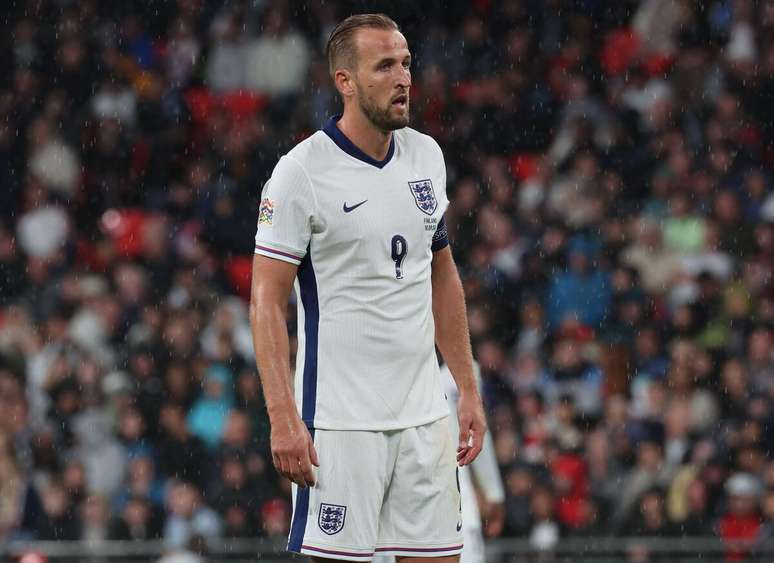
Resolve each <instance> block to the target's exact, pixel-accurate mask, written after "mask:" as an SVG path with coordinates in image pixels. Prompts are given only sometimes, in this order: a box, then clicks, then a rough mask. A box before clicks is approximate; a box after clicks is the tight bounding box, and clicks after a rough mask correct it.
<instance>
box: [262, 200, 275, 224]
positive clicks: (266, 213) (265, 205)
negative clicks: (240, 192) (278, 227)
mask: <svg viewBox="0 0 774 563" xmlns="http://www.w3.org/2000/svg"><path fill="white" fill-rule="evenodd" d="M272 221H274V202H273V201H272V200H270V199H269V198H268V197H265V198H263V199H262V200H261V207H260V208H259V209H258V224H259V225H271V224H272Z"/></svg>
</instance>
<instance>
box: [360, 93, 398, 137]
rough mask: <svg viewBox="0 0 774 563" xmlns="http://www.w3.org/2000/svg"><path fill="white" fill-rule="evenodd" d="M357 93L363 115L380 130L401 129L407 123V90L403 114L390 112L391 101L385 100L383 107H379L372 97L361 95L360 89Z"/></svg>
mask: <svg viewBox="0 0 774 563" xmlns="http://www.w3.org/2000/svg"><path fill="white" fill-rule="evenodd" d="M358 90H359V89H358ZM359 94H360V95H359V96H358V103H359V105H360V109H361V110H362V112H363V115H365V116H366V118H367V119H368V121H370V122H371V124H372V125H373V126H374V127H376V128H377V129H379V130H380V131H395V130H396V129H403V128H404V127H406V126H407V125H408V124H409V99H408V92H406V113H404V114H403V115H393V114H392V103H391V102H387V105H386V106H385V107H379V106H378V105H376V103H375V102H374V101H373V100H372V99H370V98H368V97H366V96H363V95H362V94H363V91H362V90H359Z"/></svg>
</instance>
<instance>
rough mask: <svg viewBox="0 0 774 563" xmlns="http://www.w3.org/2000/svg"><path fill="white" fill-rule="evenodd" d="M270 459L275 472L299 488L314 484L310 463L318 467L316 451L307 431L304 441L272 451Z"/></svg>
mask: <svg viewBox="0 0 774 563" xmlns="http://www.w3.org/2000/svg"><path fill="white" fill-rule="evenodd" d="M272 460H273V461H274V467H275V468H276V469H277V472H278V473H279V474H280V475H282V476H283V477H286V478H288V479H290V480H291V481H292V482H293V483H295V484H296V485H298V486H299V487H301V488H306V487H313V486H314V484H315V477H314V469H313V468H312V464H314V465H316V466H317V467H319V465H320V463H319V460H318V457H317V451H316V450H315V448H314V443H313V442H312V437H311V436H310V435H309V433H308V432H307V434H306V439H305V440H304V443H302V444H298V445H294V446H293V447H291V448H281V449H279V451H273V452H272Z"/></svg>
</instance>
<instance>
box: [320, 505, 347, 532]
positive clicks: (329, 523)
mask: <svg viewBox="0 0 774 563" xmlns="http://www.w3.org/2000/svg"><path fill="white" fill-rule="evenodd" d="M346 515H347V507H346V506H341V505H338V504H326V503H324V502H323V503H321V504H320V514H319V516H318V517H317V524H318V525H319V526H320V529H321V530H322V531H323V532H325V533H326V534H328V535H329V536H332V535H333V534H338V533H339V532H340V531H341V529H342V528H343V527H344V518H345V516H346Z"/></svg>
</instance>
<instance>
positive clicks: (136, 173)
mask: <svg viewBox="0 0 774 563" xmlns="http://www.w3.org/2000/svg"><path fill="white" fill-rule="evenodd" d="M365 11H384V12H386V13H388V14H389V15H391V16H392V17H393V18H395V19H396V20H397V21H398V23H399V24H400V25H401V26H402V28H403V30H404V32H405V34H406V36H407V38H408V41H409V45H410V48H411V50H412V52H413V55H414V61H415V64H414V65H413V68H412V72H413V86H412V96H411V102H412V104H411V105H412V107H411V115H412V127H414V128H416V129H419V130H421V131H424V132H426V133H428V134H430V135H432V136H433V137H435V138H436V139H437V140H438V142H439V143H440V144H441V146H442V148H443V149H444V153H445V156H446V163H447V167H448V180H449V181H448V192H449V195H450V199H451V201H452V205H451V208H450V210H449V211H448V213H447V223H448V225H449V233H450V238H451V240H452V248H453V251H454V253H455V256H456V259H457V262H458V264H459V267H460V270H461V274H462V277H463V281H464V286H465V292H466V296H467V302H468V313H469V321H470V329H471V336H472V341H473V346H474V353H475V356H476V358H477V359H478V361H479V362H480V364H481V367H482V373H483V379H484V398H485V402H486V406H487V411H488V415H489V423H490V429H491V432H492V435H493V438H494V444H495V453H496V456H497V460H498V464H499V466H500V469H501V473H502V478H503V481H504V484H505V488H506V500H505V503H504V506H490V505H487V503H486V502H485V501H483V500H482V513H483V514H484V516H485V517H486V521H485V531H486V533H487V535H488V537H489V540H488V549H489V553H490V555H489V556H488V560H489V561H495V562H506V561H559V560H564V559H567V560H572V561H592V560H593V561H631V562H638V563H646V562H650V561H672V560H679V559H687V558H695V557H697V555H698V556H701V557H702V559H703V560H704V561H743V560H753V559H754V560H760V561H764V560H767V561H771V560H772V558H774V550H773V549H772V537H774V453H773V452H772V446H773V445H774V429H773V424H774V408H772V407H773V403H774V351H773V350H774V345H773V343H772V338H773V332H772V331H773V330H774V282H773V281H772V261H773V260H774V192H772V180H773V178H772V165H773V164H774V0H714V1H713V0H706V1H695V2H694V1H680V0H643V1H632V0H619V1H609V2H605V1H602V0H574V1H571V0H545V1H540V0H510V1H509V0H500V1H498V0H471V1H461V0H449V1H441V0H430V1H423V2H421V3H419V2H359V1H350V2H343V1H342V2H330V1H323V0H309V1H292V0H286V1H282V0H276V1H274V0H231V1H229V0H176V1H175V0H168V1H162V0H158V1H140V0H124V1H122V2H99V1H98V0H13V1H12V0H7V1H6V2H5V3H4V9H3V13H2V16H1V18H2V35H1V36H0V51H1V54H0V76H1V77H2V79H0V211H1V212H2V215H1V217H2V219H1V221H0V557H5V558H6V559H7V560H11V561H23V562H24V563H34V562H43V561H46V560H47V559H48V560H49V561H52V562H55V561H56V562H58V561H65V560H67V561H87V560H90V561H157V560H159V557H162V556H163V557H164V558H163V559H162V561H164V562H189V561H190V562H196V561H203V560H211V561H225V560H239V559H241V560H245V561H247V560H255V557H256V556H257V554H259V553H261V554H262V560H266V561H272V560H276V561H283V560H289V557H288V556H285V555H282V549H283V547H284V542H285V538H286V534H287V531H288V525H289V516H290V510H291V506H290V500H289V486H288V483H287V482H286V481H283V480H280V479H279V478H278V477H277V475H276V474H275V472H274V471H273V468H272V465H271V456H270V453H269V441H268V437H269V435H268V420H267V417H266V412H265V408H264V405H263V399H262V396H261V387H260V382H259V379H258V377H257V372H256V368H255V364H254V358H253V351H252V343H251V338H250V328H249V324H248V318H247V299H248V296H249V284H250V268H251V260H252V254H251V253H252V249H253V236H254V232H255V223H256V216H257V202H258V201H259V199H260V191H261V187H262V185H263V183H264V182H265V181H266V179H267V178H268V176H269V175H270V173H271V170H272V168H273V166H274V164H275V163H276V161H277V159H278V158H279V156H280V155H281V154H283V153H285V152H286V151H287V150H288V149H289V148H291V147H292V146H293V145H295V144H296V143H297V142H298V141H300V140H302V139H303V138H305V137H306V136H308V135H310V134H311V133H313V132H314V131H315V130H317V129H318V128H319V127H320V126H321V125H322V124H323V123H324V122H325V121H326V119H327V118H328V117H329V116H330V115H332V114H333V113H336V112H337V111H338V108H339V105H340V104H339V102H338V100H337V95H336V92H335V90H334V89H333V87H332V85H331V83H330V80H329V77H328V72H327V63H326V61H325V59H324V54H323V48H324V45H325V42H326V40H327V37H328V34H329V32H330V31H331V29H332V28H333V26H334V25H335V24H336V23H337V22H338V21H340V20H341V19H342V18H344V17H346V16H347V15H349V14H351V13H356V12H365ZM294 315H295V309H294V308H292V309H291V316H290V319H291V321H290V327H289V328H290V330H291V334H294V333H295V319H294ZM294 342H295V341H294V340H293V341H292V343H294Z"/></svg>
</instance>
